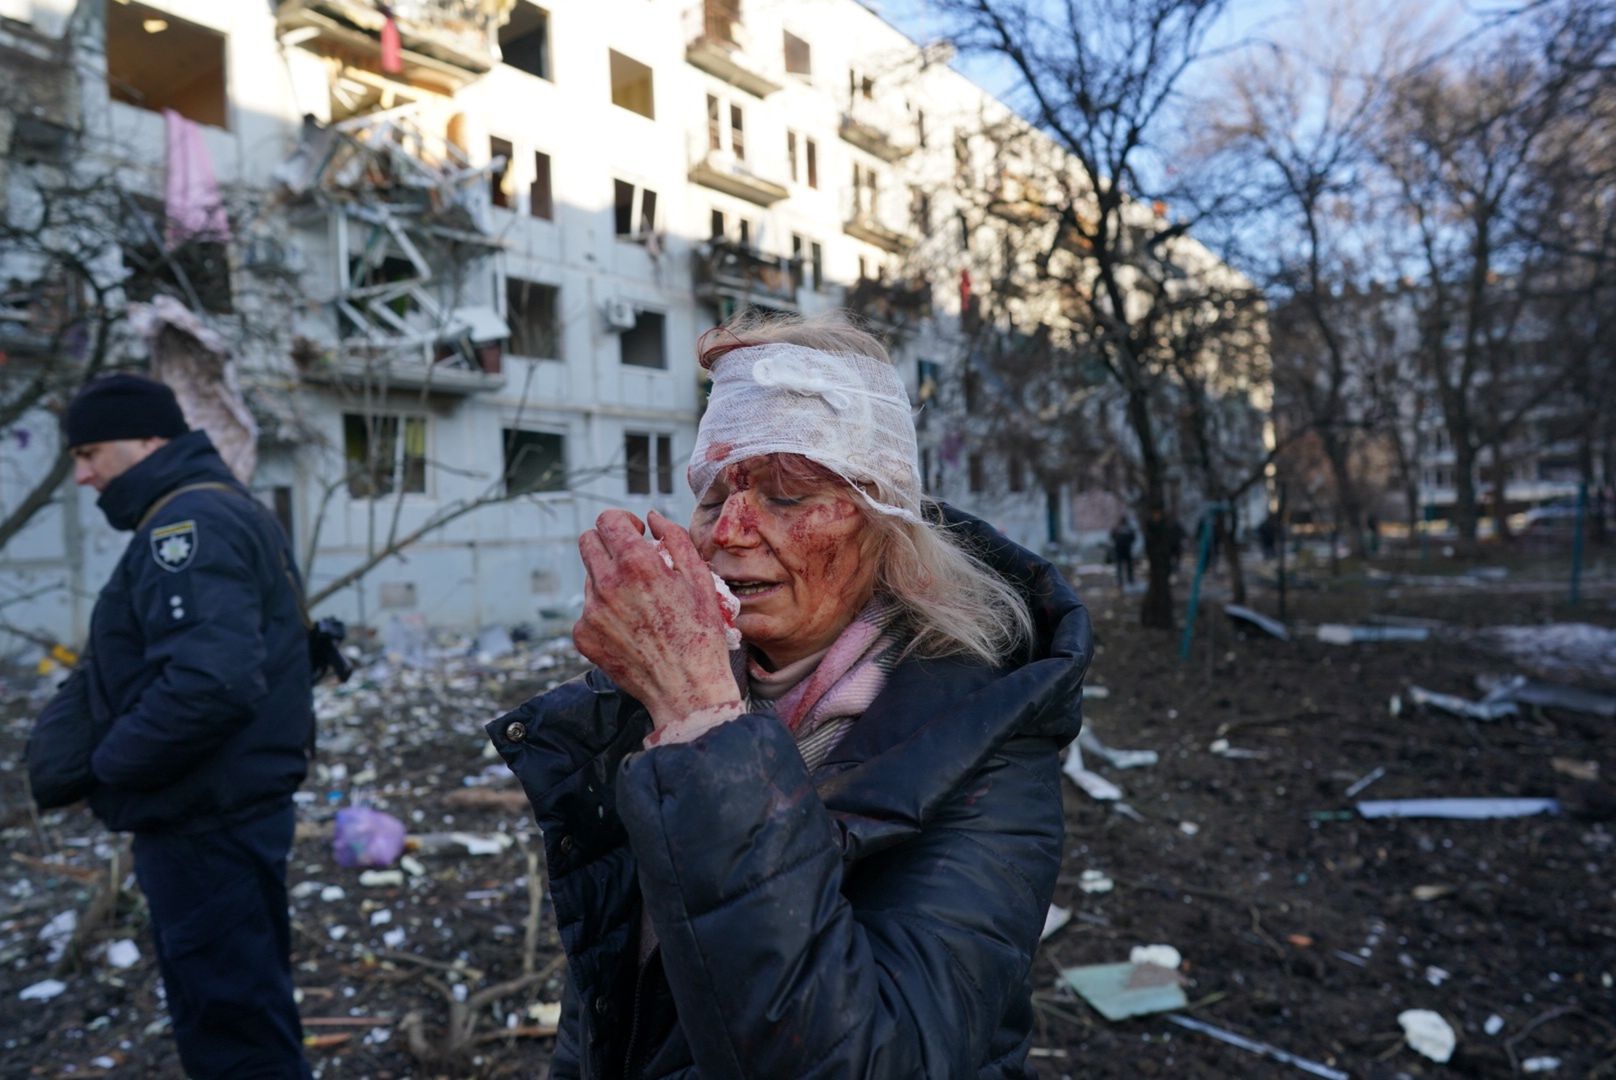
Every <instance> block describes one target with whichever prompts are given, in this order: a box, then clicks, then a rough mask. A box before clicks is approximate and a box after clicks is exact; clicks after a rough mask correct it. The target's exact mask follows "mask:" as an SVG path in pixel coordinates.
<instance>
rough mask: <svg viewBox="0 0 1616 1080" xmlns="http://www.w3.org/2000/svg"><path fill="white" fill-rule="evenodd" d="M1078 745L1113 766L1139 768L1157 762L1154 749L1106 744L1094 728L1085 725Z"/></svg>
mask: <svg viewBox="0 0 1616 1080" xmlns="http://www.w3.org/2000/svg"><path fill="white" fill-rule="evenodd" d="M1077 742H1078V745H1079V746H1081V747H1082V748H1083V749H1084V750H1087V751H1089V752H1091V753H1093V754H1096V755H1098V756H1099V757H1100V758H1102V759H1103V760H1104V761H1106V762H1107V763H1108V764H1110V765H1111V766H1112V767H1113V768H1117V769H1138V768H1144V767H1146V766H1149V765H1154V764H1156V762H1157V760H1158V756H1157V754H1156V751H1154V750H1118V749H1116V748H1114V747H1110V746H1107V745H1105V743H1103V742H1101V741H1100V737H1099V736H1098V735H1096V734H1095V733H1094V730H1093V728H1090V727H1089V726H1087V725H1084V727H1083V730H1082V732H1081V733H1079V734H1078V736H1077Z"/></svg>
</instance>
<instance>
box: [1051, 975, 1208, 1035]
mask: <svg viewBox="0 0 1616 1080" xmlns="http://www.w3.org/2000/svg"><path fill="white" fill-rule="evenodd" d="M1061 981H1062V982H1063V983H1064V984H1065V985H1067V986H1069V987H1071V988H1072V989H1073V990H1075V991H1077V993H1078V995H1079V996H1080V997H1082V998H1083V1000H1084V1001H1086V1002H1088V1003H1089V1004H1090V1005H1092V1006H1094V1008H1095V1010H1096V1011H1097V1012H1099V1014H1100V1015H1101V1016H1103V1017H1105V1018H1106V1019H1107V1020H1113V1021H1115V1020H1126V1019H1127V1018H1128V1017H1130V1016H1145V1015H1147V1014H1149V1013H1158V1012H1168V1011H1170V1010H1172V1009H1182V1008H1183V1007H1184V1006H1185V1005H1188V1004H1189V1000H1188V999H1187V998H1186V997H1185V996H1184V985H1183V984H1184V977H1183V976H1182V975H1180V974H1179V973H1178V972H1176V971H1174V970H1173V969H1172V968H1166V967H1162V966H1161V965H1160V964H1135V963H1127V964H1089V965H1086V966H1084V967H1073V968H1063V969H1062V970H1061Z"/></svg>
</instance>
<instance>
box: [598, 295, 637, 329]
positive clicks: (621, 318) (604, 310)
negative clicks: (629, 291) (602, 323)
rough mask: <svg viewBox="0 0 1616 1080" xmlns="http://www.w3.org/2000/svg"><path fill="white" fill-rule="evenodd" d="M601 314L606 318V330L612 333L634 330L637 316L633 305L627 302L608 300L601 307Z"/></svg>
mask: <svg viewBox="0 0 1616 1080" xmlns="http://www.w3.org/2000/svg"><path fill="white" fill-rule="evenodd" d="M601 314H602V315H604V316H606V328H607V329H608V330H611V331H612V332H614V333H622V332H623V331H625V330H632V329H634V323H635V322H636V321H637V319H638V315H637V313H636V312H635V310H634V305H633V304H631V303H629V302H628V301H627V300H608V301H606V303H605V304H603V305H601Z"/></svg>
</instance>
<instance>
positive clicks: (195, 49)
mask: <svg viewBox="0 0 1616 1080" xmlns="http://www.w3.org/2000/svg"><path fill="white" fill-rule="evenodd" d="M153 27H158V28H157V29H153ZM155 41H160V42H161V44H162V49H161V50H160V53H154V51H153V50H152V49H151V48H150V45H151V44H152V43H153V42H155ZM104 45H105V48H106V63H107V93H108V94H109V95H110V96H111V98H112V100H113V101H116V102H119V103H121V104H124V105H130V106H133V107H134V108H137V109H145V110H147V111H149V112H155V113H161V112H162V111H163V110H164V109H173V110H174V111H175V112H177V113H179V114H180V115H181V116H183V117H185V118H186V119H188V120H192V121H195V122H196V123H198V124H205V125H207V126H208V127H215V128H219V129H220V130H222V131H229V130H230V66H229V58H230V49H229V37H228V35H226V34H224V33H221V32H220V31H218V30H215V29H213V28H212V27H209V26H204V25H202V24H201V23H195V22H191V21H190V20H189V19H182V18H180V17H178V16H177V15H173V14H170V13H169V12H167V11H163V10H161V9H159V8H154V7H150V6H148V5H146V4H142V3H139V2H138V0H122V2H120V3H113V4H108V5H107V6H106V24H105V28H104ZM198 55H201V56H202V57H203V59H202V60H200V61H198V60H197V56H198ZM182 79H183V80H184V81H183V82H181V81H179V80H182ZM155 80H167V81H165V82H163V83H162V84H161V85H154V81H155ZM210 80H216V85H211V84H210ZM143 86H144V88H143Z"/></svg>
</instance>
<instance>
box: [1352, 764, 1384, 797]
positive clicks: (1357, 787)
mask: <svg viewBox="0 0 1616 1080" xmlns="http://www.w3.org/2000/svg"><path fill="white" fill-rule="evenodd" d="M1385 775H1386V766H1384V765H1378V766H1376V767H1375V768H1374V769H1372V770H1371V771H1369V772H1368V773H1366V774H1364V775H1363V776H1360V777H1359V778H1358V779H1356V780H1354V781H1353V782H1352V784H1351V786H1349V787H1348V788H1347V791H1346V796H1347V798H1349V799H1353V798H1357V796H1358V794H1359V793H1360V792H1362V791H1363V790H1364V789H1365V788H1367V787H1368V786H1369V785H1370V784H1373V783H1374V782H1375V781H1376V780H1379V779H1380V778H1381V777H1383V776H1385Z"/></svg>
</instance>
